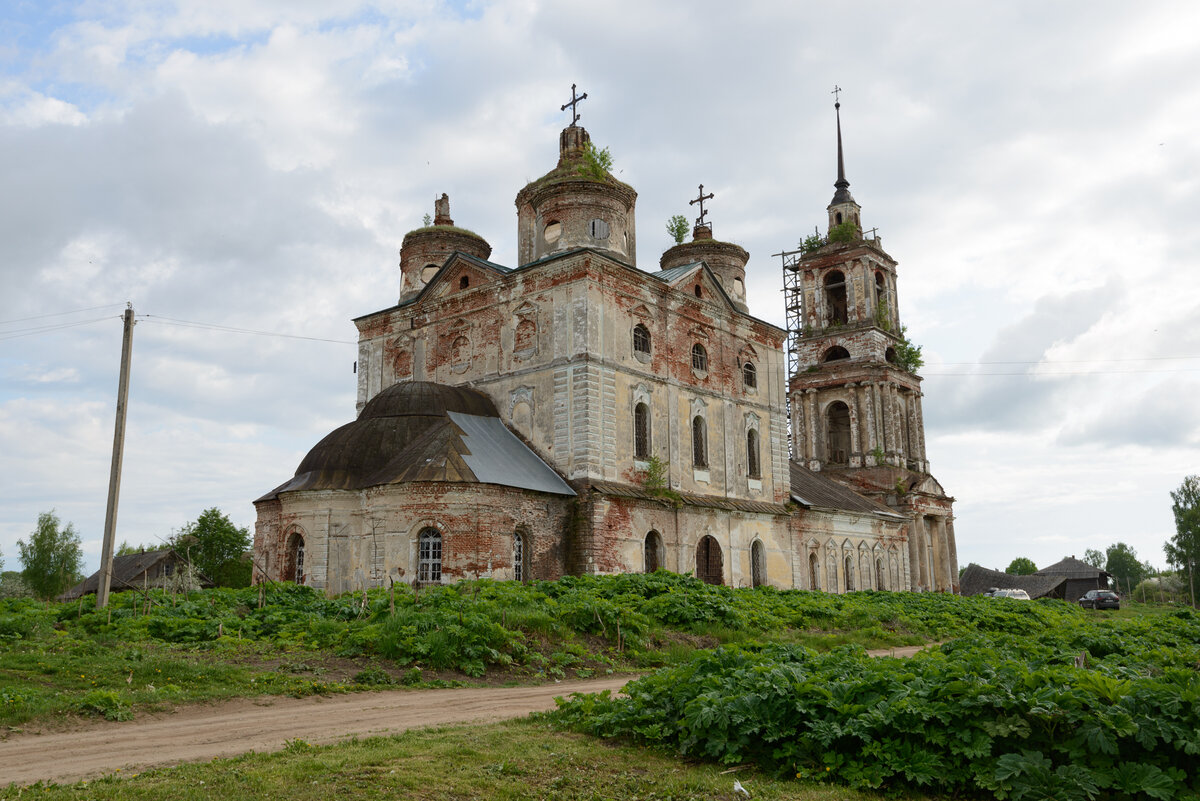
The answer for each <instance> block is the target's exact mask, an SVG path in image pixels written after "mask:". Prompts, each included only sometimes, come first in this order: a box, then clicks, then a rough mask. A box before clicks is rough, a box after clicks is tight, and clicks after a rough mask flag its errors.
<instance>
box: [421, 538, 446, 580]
mask: <svg viewBox="0 0 1200 801" xmlns="http://www.w3.org/2000/svg"><path fill="white" fill-rule="evenodd" d="M417 542H418V555H417V581H420V582H421V583H425V582H435V581H441V580H442V534H441V532H440V531H438V530H437V529H436V528H423V529H421V534H420V536H419V537H418V539H417Z"/></svg>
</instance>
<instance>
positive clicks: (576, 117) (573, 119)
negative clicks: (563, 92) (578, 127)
mask: <svg viewBox="0 0 1200 801" xmlns="http://www.w3.org/2000/svg"><path fill="white" fill-rule="evenodd" d="M580 100H587V92H584V93H583V94H581V95H579V96H578V97H576V95H575V84H571V102H570V103H563V105H562V108H560V109H559V111H566V110H567V106H570V107H571V127H572V128H573V127H575V123H577V122H579V112H578V111H577V110H576V109H575V107H576V106H577V105H579V101H580Z"/></svg>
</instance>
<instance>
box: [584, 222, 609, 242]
mask: <svg viewBox="0 0 1200 801" xmlns="http://www.w3.org/2000/svg"><path fill="white" fill-rule="evenodd" d="M588 233H590V234H591V235H592V239H608V223H606V222H605V221H604V220H592V222H591V224H590V225H589V226H588Z"/></svg>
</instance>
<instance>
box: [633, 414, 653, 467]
mask: <svg viewBox="0 0 1200 801" xmlns="http://www.w3.org/2000/svg"><path fill="white" fill-rule="evenodd" d="M633 457H634V458H635V459H649V458H650V407H649V406H647V405H646V404H644V403H639V404H638V405H637V406H634V407H633Z"/></svg>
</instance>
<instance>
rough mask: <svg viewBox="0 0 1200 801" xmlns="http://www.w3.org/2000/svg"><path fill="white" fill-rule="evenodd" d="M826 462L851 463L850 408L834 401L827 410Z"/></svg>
mask: <svg viewBox="0 0 1200 801" xmlns="http://www.w3.org/2000/svg"><path fill="white" fill-rule="evenodd" d="M825 423H826V425H825V461H826V462H827V463H829V464H849V463H850V407H849V406H847V405H846V404H845V403H843V402H842V401H834V402H833V403H831V404H829V408H827V409H826V410H825Z"/></svg>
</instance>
